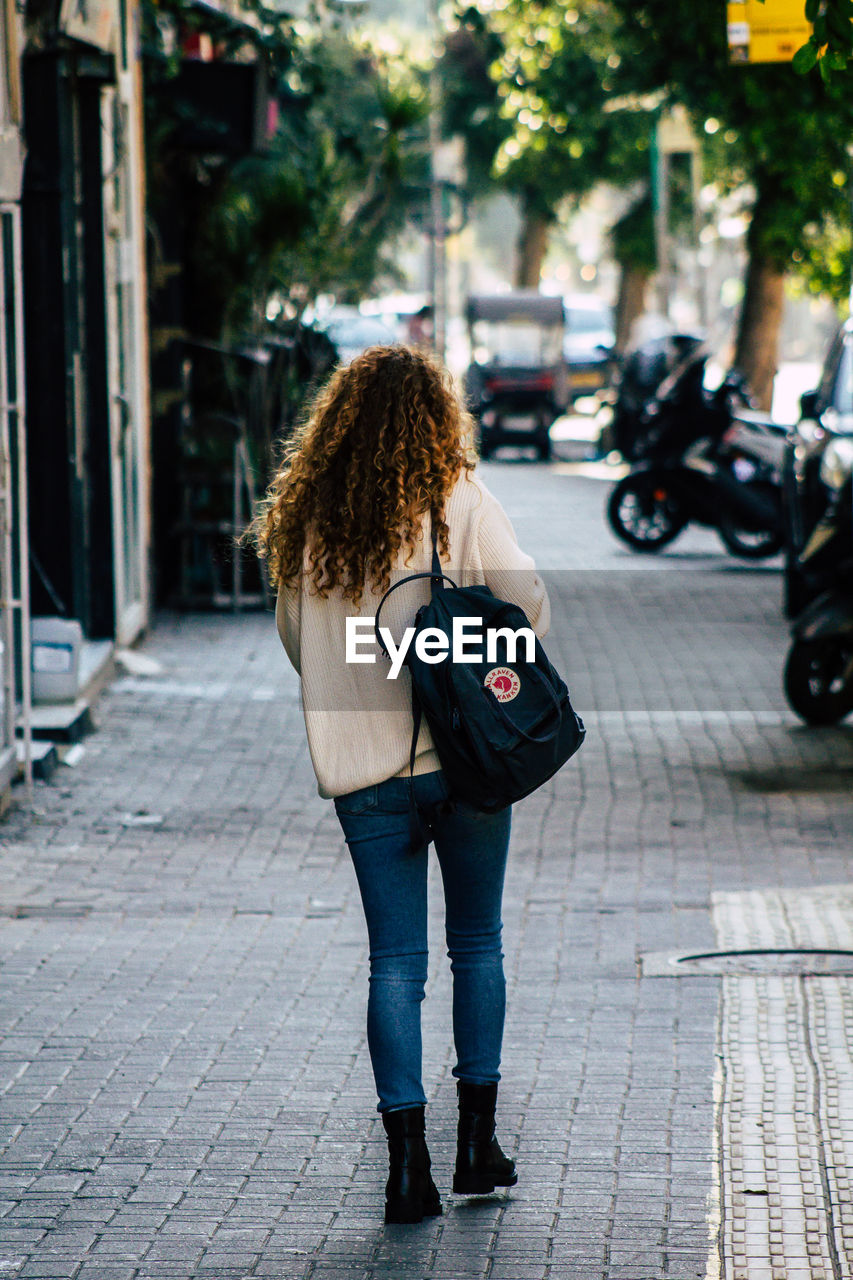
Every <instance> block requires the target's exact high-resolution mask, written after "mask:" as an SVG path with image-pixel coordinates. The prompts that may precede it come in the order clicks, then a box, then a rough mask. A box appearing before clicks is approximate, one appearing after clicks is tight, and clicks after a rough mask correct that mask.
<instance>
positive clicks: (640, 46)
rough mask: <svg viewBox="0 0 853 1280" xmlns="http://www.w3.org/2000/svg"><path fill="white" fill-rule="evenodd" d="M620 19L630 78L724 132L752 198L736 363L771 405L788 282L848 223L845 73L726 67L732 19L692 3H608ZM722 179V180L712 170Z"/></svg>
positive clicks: (850, 119) (849, 117)
mask: <svg viewBox="0 0 853 1280" xmlns="http://www.w3.org/2000/svg"><path fill="white" fill-rule="evenodd" d="M612 3H613V7H614V10H618V11H619V12H621V14H622V18H623V24H622V29H621V32H620V35H619V39H620V43H621V44H622V46H623V48H624V49H625V50H626V53H627V56H626V57H625V58H624V60H623V66H624V68H625V69H626V74H625V77H624V79H625V83H626V85H630V87H632V88H634V89H635V90H637V89H641V90H649V89H652V88H660V87H665V89H666V91H667V93H668V94H669V97H670V99H671V100H677V101H680V102H683V103H684V104H685V106H686V107H687V108H688V110H689V111H690V113H691V114H692V116H693V120H694V123H695V125H696V127H697V128H698V129H699V130H702V128H703V126H706V122H707V127H708V129H709V130H713V132H714V136H715V137H719V139H720V140H721V141H720V147H721V148H724V151H720V150H718V151H717V155H723V154H724V155H725V163H724V170H725V173H724V176H725V179H726V181H728V182H729V183H738V184H749V185H750V186H751V188H752V189H753V190H754V193H755V196H754V200H753V204H752V216H751V221H750V225H749V230H748V234H747V251H748V266H747V272H746V279H745V286H744V301H743V306H742V309H741V314H740V319H739V324H738V332H737V339H736V350H735V362H736V364H737V365H738V367H739V368H740V369H741V370H742V371H743V373H744V374H745V376H746V377H747V379H748V381H749V382H750V384H751V386H752V389H753V392H754V394H755V395H756V398H757V399H758V401H759V402H760V403H762V404H764V405H765V406H769V403H770V398H771V395H772V385H773V376H774V374H775V370H776V359H777V345H778V334H779V327H780V323H781V318H782V309H783V300H784V285H785V277H786V274H787V273H788V271H789V270H791V269H792V268H795V269H797V268H799V266H800V264H801V263H802V262H803V261H804V259H805V257H806V255H807V254H808V253H811V252H813V251H814V248H815V246H816V245H817V243H818V242H819V240H820V237H821V232H822V229H825V228H827V227H828V226H829V224H830V223H832V222H833V221H834V222H835V223H838V224H842V223H844V222H845V221H846V220H847V196H846V185H847V175H848V169H849V161H848V157H847V151H846V147H847V140H848V138H849V137H850V136H851V133H852V132H853V100H851V98H850V95H849V93H848V92H847V90H846V84H845V77H844V76H837V77H836V76H832V77H830V78H829V79H828V80H826V79H824V78H821V77H819V76H809V77H806V78H804V79H799V78H797V77H796V76H795V75H794V73H793V72H792V70H791V67H790V66H789V65H787V64H785V65H774V66H731V65H729V62H728V50H727V47H726V35H725V24H724V22H723V20H722V18H721V15H720V12H719V10H718V9H717V8H716V7H714V6H707V5H696V4H694V3H692V0H612ZM715 176H716V175H715Z"/></svg>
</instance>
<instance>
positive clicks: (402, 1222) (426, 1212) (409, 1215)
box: [385, 1205, 442, 1227]
mask: <svg viewBox="0 0 853 1280" xmlns="http://www.w3.org/2000/svg"><path fill="white" fill-rule="evenodd" d="M441 1214H442V1208H441V1205H439V1206H438V1208H437V1209H436V1208H427V1207H425V1208H422V1209H421V1210H420V1213H417V1214H416V1213H415V1212H413V1211H412V1210H409V1209H390V1208H389V1207H388V1206H387V1205H386V1206H385V1225H386V1227H391V1226H398V1227H403V1226H414V1225H415V1224H416V1223H418V1222H423V1220H424V1218H440V1217H441Z"/></svg>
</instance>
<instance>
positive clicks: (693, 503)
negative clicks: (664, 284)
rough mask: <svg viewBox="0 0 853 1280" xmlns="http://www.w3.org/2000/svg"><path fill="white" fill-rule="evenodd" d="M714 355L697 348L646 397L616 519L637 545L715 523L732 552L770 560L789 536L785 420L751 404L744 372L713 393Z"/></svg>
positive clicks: (611, 507)
mask: <svg viewBox="0 0 853 1280" xmlns="http://www.w3.org/2000/svg"><path fill="white" fill-rule="evenodd" d="M707 359H708V355H707V352H705V351H703V350H698V351H696V352H692V353H691V354H690V356H689V357H688V358H687V359H686V360H685V361H684V362H683V365H682V366H681V367H680V368H677V369H676V370H674V371H673V373H672V374H670V375H669V377H668V378H666V379H665V380H664V382H663V383H662V384H661V386H660V387H659V389H658V393H657V395H656V396H655V397H654V399H653V400H652V401H650V402H649V403H648V404H647V405H646V408H645V411H644V415H643V422H642V424H641V425H642V428H643V429H642V430H641V431H638V433H637V435H636V437H635V441H634V446H633V450H632V452H633V455H634V457H635V458H636V459H637V461H636V462H635V463H634V465H633V466H632V469H631V472H630V474H629V475H627V476H626V477H625V478H624V479H623V480H621V481H619V483H618V484H617V485H616V486H615V488H614V489H613V491H612V493H611V495H610V499H609V502H608V508H607V515H608V520H609V522H610V525H611V527H612V529H613V531H614V533H615V534H616V535H617V536H618V537H619V538H621V539H622V540H623V541H624V542H626V543H627V544H628V545H629V546H631V547H633V548H635V549H637V550H641V551H659V550H661V549H662V548H663V547H665V546H667V545H668V544H669V543H671V542H672V541H673V540H674V539H675V538H676V537H677V536H678V535H679V533H681V531H682V530H683V529H684V528H685V527H686V526H687V525H688V524H690V523H691V522H692V523H698V524H703V525H708V526H710V527H711V528H714V529H716V530H717V532H718V533H719V535H720V538H721V539H722V541H723V544H724V545H725V547H726V549H727V550H728V551H730V552H731V553H732V554H733V555H736V556H740V557H742V558H745V559H751V560H758V559H764V558H766V557H767V556H772V555H776V554H777V552H778V551H779V550H780V549H781V547H782V544H783V537H784V526H783V516H782V496H781V466H782V459H783V456H784V446H785V435H786V432H785V428H784V427H781V426H779V425H778V424H776V423H774V422H773V420H772V419H771V418H769V417H768V416H767V415H764V414H759V413H756V412H754V411H752V410H751V409H750V408H749V405H748V400H747V397H746V393H745V391H744V388H743V384H742V381H741V379H740V377H739V376H738V375H737V374H735V373H730V374H728V375H727V376H726V378H725V379H724V380H723V382H722V383H721V385H720V387H719V388H718V389H717V390H716V391H714V392H712V393H709V392H706V391H704V389H703V388H702V385H701V375H702V374H703V373H704V367H705V363H706V362H707Z"/></svg>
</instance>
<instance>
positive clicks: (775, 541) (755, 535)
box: [717, 523, 784, 560]
mask: <svg viewBox="0 0 853 1280" xmlns="http://www.w3.org/2000/svg"><path fill="white" fill-rule="evenodd" d="M717 532H718V533H719V535H720V540H721V541H722V543H723V546H724V547H725V548H726V551H728V552H730V554H731V555H733V556H739V557H740V558H741V560H768V559H769V558H770V556H777V555H778V554H779V552H780V551H781V550H782V547H783V545H784V543H783V540H782V537H781V536H780V535H779V534H778V533H774V532H773V531H772V529H760V530H758V529H756V530H752V529H737V528H735V526H734V525H732V524H728V523H723V524H721V525H720V527H719V529H718V530H717Z"/></svg>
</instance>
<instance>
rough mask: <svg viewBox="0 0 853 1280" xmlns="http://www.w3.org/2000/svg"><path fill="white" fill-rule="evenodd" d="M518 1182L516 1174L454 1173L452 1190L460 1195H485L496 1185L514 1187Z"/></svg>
mask: <svg viewBox="0 0 853 1280" xmlns="http://www.w3.org/2000/svg"><path fill="white" fill-rule="evenodd" d="M517 1182H518V1174H517V1173H514V1174H513V1175H512V1177H511V1178H499V1179H495V1178H488V1177H483V1175H482V1174H480V1175H479V1176H478V1175H477V1174H454V1177H453V1190H454V1191H455V1193H456V1194H457V1195H460V1196H487V1195H489V1194H490V1193H491V1192H492V1191H494V1190H495V1188H496V1187H514V1186H515V1184H516V1183H517Z"/></svg>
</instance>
